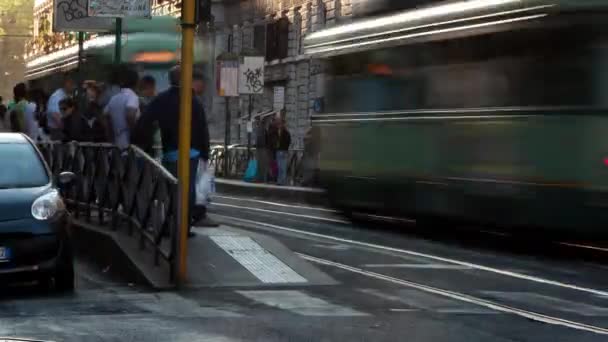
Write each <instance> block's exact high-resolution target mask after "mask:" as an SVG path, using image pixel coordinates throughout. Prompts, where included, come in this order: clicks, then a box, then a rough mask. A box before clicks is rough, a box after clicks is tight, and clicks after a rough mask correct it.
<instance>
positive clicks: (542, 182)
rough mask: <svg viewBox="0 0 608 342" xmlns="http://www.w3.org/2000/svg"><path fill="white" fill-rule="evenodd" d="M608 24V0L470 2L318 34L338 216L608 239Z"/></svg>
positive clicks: (324, 178)
mask: <svg viewBox="0 0 608 342" xmlns="http://www.w3.org/2000/svg"><path fill="white" fill-rule="evenodd" d="M607 20H608V2H606V1H600V0H597V1H594V0H551V1H545V0H468V1H449V2H439V3H435V4H434V5H432V6H426V7H419V8H416V9H411V10H407V11H397V12H391V13H386V12H384V13H383V14H382V15H377V16H372V17H368V18H366V19H362V20H356V21H353V22H352V23H349V24H346V25H342V26H336V27H333V28H329V29H325V30H322V31H317V32H314V33H311V34H309V35H308V36H307V37H306V39H305V49H306V51H307V53H308V54H309V55H310V56H311V57H313V58H321V59H324V60H325V63H326V66H327V73H328V75H327V84H326V86H325V89H326V91H325V92H326V94H325V98H324V110H323V114H318V115H315V116H314V117H313V129H314V130H315V131H316V135H317V136H318V137H319V140H320V141H319V144H320V145H319V146H320V157H319V158H320V179H321V183H322V185H323V186H324V187H325V188H326V189H327V190H328V195H329V197H330V199H331V201H332V203H333V204H334V206H336V207H337V208H339V209H341V210H343V211H344V212H345V213H347V214H350V213H353V212H363V213H372V214H377V215H399V216H407V217H414V218H417V219H420V220H422V219H426V218H433V219H435V218H446V219H455V220H462V221H467V222H475V223H483V224H492V225H501V226H506V227H510V228H516V227H520V228H524V229H530V228H533V227H543V228H547V227H549V228H552V229H556V231H557V230H561V231H563V232H571V233H572V232H574V233H593V234H597V233H605V232H606V229H607V228H608V25H606V22H607Z"/></svg>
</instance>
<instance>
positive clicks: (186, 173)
mask: <svg viewBox="0 0 608 342" xmlns="http://www.w3.org/2000/svg"><path fill="white" fill-rule="evenodd" d="M194 4H195V3H194V0H182V60H181V73H182V74H181V81H180V86H181V90H180V112H179V157H178V165H177V175H178V179H179V192H178V193H179V200H178V205H179V216H178V227H179V260H178V271H177V281H178V284H179V285H183V284H184V283H185V282H186V280H187V279H186V278H187V260H188V228H189V225H190V219H189V216H188V200H189V197H190V196H189V193H190V145H191V126H192V64H193V59H194V47H193V45H194V28H195V24H194V12H195V7H194Z"/></svg>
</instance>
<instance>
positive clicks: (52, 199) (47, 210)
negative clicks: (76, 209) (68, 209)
mask: <svg viewBox="0 0 608 342" xmlns="http://www.w3.org/2000/svg"><path fill="white" fill-rule="evenodd" d="M64 209H65V207H64V204H63V200H61V196H59V192H57V191H51V192H48V193H46V194H44V195H42V196H40V197H38V198H37V199H36V200H35V201H34V203H33V204H32V216H33V217H34V218H35V219H36V220H49V219H51V218H53V217H54V216H55V215H57V213H59V212H61V211H63V210H64Z"/></svg>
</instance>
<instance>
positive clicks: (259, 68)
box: [239, 57, 264, 94]
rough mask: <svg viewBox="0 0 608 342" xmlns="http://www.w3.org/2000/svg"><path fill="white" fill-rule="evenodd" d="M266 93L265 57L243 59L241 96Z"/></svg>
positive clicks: (240, 73)
mask: <svg viewBox="0 0 608 342" xmlns="http://www.w3.org/2000/svg"><path fill="white" fill-rule="evenodd" d="M262 93H264V57H241V59H240V65H239V94H262Z"/></svg>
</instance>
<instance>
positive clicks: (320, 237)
mask: <svg viewBox="0 0 608 342" xmlns="http://www.w3.org/2000/svg"><path fill="white" fill-rule="evenodd" d="M214 216H215V217H219V218H225V219H228V220H231V221H233V222H237V223H239V222H240V223H242V224H244V225H245V227H246V228H253V229H256V230H262V231H270V232H272V231H274V232H277V231H278V232H282V233H287V234H296V235H300V236H304V237H307V238H312V239H314V240H316V241H332V242H337V243H343V244H347V245H353V246H357V247H364V248H367V249H371V250H379V251H383V252H392V253H397V254H403V255H408V256H413V257H419V258H423V259H427V260H429V261H431V262H441V263H447V264H452V265H457V266H462V267H466V268H470V269H474V270H478V271H484V272H489V273H493V274H498V275H500V276H505V277H510V278H516V279H520V280H524V281H530V282H535V283H539V284H543V285H551V286H555V287H561V288H564V289H568V290H574V291H580V292H584V293H588V294H592V295H597V296H602V297H607V298H608V291H604V290H600V289H595V288H589V287H585V286H579V285H576V284H570V283H565V282H562V281H556V280H553V279H548V278H543V277H538V276H532V275H528V274H524V273H518V272H513V271H510V270H505V269H500V268H496V267H491V266H486V265H482V264H479V263H473V262H468V261H463V260H458V259H453V258H449V257H445V256H440V255H434V254H428V253H423V252H418V251H415V250H409V249H403V248H397V247H392V246H385V245H380V244H376V243H369V242H364V241H358V240H353V239H347V238H342V237H338V236H334V235H328V234H320V233H314V232H310V231H307V230H302V229H297V228H290V227H284V226H280V225H275V224H269V223H265V222H260V221H253V220H248V219H242V218H237V217H231V216H226V215H221V214H214Z"/></svg>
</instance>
